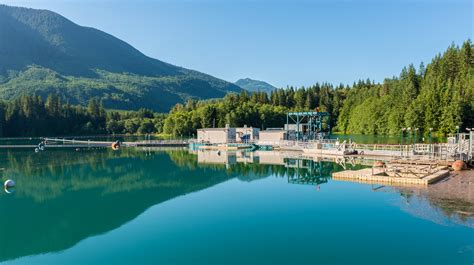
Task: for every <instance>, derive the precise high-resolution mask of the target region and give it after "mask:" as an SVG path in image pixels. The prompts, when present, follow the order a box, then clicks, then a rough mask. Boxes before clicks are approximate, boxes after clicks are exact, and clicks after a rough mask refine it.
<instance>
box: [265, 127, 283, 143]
mask: <svg viewBox="0 0 474 265" xmlns="http://www.w3.org/2000/svg"><path fill="white" fill-rule="evenodd" d="M285 135H286V131H283V130H281V131H280V130H278V131H277V130H275V131H273V130H270V131H261V132H260V133H259V140H260V141H261V142H265V141H268V142H275V141H281V140H285Z"/></svg>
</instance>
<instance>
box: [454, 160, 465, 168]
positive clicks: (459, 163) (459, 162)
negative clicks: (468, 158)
mask: <svg viewBox="0 0 474 265" xmlns="http://www.w3.org/2000/svg"><path fill="white" fill-rule="evenodd" d="M451 167H452V168H453V169H454V170H456V171H461V170H463V169H464V168H465V167H466V163H464V161H462V160H456V161H454V163H453V164H452V165H451Z"/></svg>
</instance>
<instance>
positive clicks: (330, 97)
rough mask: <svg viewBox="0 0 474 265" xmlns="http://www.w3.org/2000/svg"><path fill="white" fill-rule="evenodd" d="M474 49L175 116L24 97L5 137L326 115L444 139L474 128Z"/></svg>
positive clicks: (5, 114) (182, 128)
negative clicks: (377, 76)
mask: <svg viewBox="0 0 474 265" xmlns="http://www.w3.org/2000/svg"><path fill="white" fill-rule="evenodd" d="M473 50H474V47H473V45H472V43H471V41H470V40H467V41H465V42H464V43H463V45H462V46H461V47H458V46H456V45H454V44H453V45H451V46H450V47H448V49H447V50H446V51H445V52H444V53H442V54H438V55H436V56H435V57H434V58H433V59H432V61H431V62H430V63H429V64H428V65H426V66H424V65H423V64H421V65H420V66H419V67H418V69H416V68H415V67H414V65H412V64H411V65H409V66H407V67H405V68H403V69H402V71H401V73H400V75H399V76H394V77H392V78H387V79H385V80H384V81H383V82H382V83H375V82H373V81H371V80H370V79H367V80H359V81H358V82H354V83H353V84H352V86H349V85H343V84H340V85H337V86H334V85H332V84H330V83H322V84H319V83H317V84H315V85H313V86H309V87H300V88H296V87H287V88H280V89H276V90H274V91H272V92H271V93H270V94H268V93H265V92H253V93H250V92H246V91H242V92H241V93H240V94H236V93H230V94H227V95H226V96H225V97H224V98H222V99H213V100H194V99H189V100H188V101H187V102H186V103H183V104H182V103H179V104H176V105H175V106H174V107H173V108H172V109H171V110H170V112H169V113H167V114H164V113H156V112H153V111H151V110H147V109H140V110H138V111H112V110H108V111H106V110H105V109H104V107H103V105H102V103H101V102H100V101H99V100H97V99H91V100H90V101H89V104H88V106H87V107H82V106H72V105H70V104H68V103H67V102H66V103H64V102H63V100H62V99H61V98H60V97H59V96H57V95H49V97H48V98H47V99H46V100H45V101H43V99H42V98H41V97H39V96H26V95H25V96H21V97H19V98H17V99H15V100H12V101H10V102H3V103H0V134H1V135H3V136H43V135H81V134H82V135H85V134H124V133H125V134H126V133H128V134H136V133H139V134H148V133H167V134H172V135H174V136H192V135H193V134H195V133H196V130H197V129H199V128H206V127H224V126H225V125H226V124H229V125H230V126H233V127H240V126H243V125H248V126H253V127H257V128H261V129H267V128H272V127H280V128H281V127H282V126H283V124H285V122H286V113H287V112H288V111H310V110H315V109H316V108H319V110H320V111H326V112H329V113H330V114H331V127H332V128H335V130H336V131H339V132H343V133H353V134H398V133H400V131H401V129H402V128H408V127H411V128H418V129H419V131H420V132H421V133H427V132H428V131H430V129H431V130H432V131H434V132H438V133H439V134H449V133H454V132H456V130H457V129H456V128H457V127H459V128H460V129H461V130H462V129H463V128H465V127H470V128H472V127H474V77H473V76H474V56H473Z"/></svg>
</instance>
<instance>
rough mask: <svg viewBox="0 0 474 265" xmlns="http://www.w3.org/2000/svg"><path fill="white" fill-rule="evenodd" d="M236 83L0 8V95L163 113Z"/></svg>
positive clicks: (41, 15) (63, 22) (87, 31)
mask: <svg viewBox="0 0 474 265" xmlns="http://www.w3.org/2000/svg"><path fill="white" fill-rule="evenodd" d="M229 91H233V92H239V91H241V88H239V87H238V86H236V85H234V84H231V83H228V82H226V81H223V80H220V79H217V78H214V77H212V76H209V75H206V74H203V73H200V72H197V71H193V70H188V69H185V68H181V67H177V66H174V65H171V64H168V63H165V62H162V61H159V60H156V59H153V58H150V57H147V56H145V55H144V54H142V53H141V52H140V51H138V50H136V49H135V48H133V47H132V46H130V45H129V44H127V43H125V42H124V41H121V40H119V39H117V38H115V37H114V36H112V35H109V34H107V33H105V32H102V31H100V30H97V29H94V28H88V27H82V26H79V25H77V24H74V23H73V22H71V21H69V20H67V19H66V18H64V17H62V16H60V15H58V14H56V13H54V12H51V11H47V10H36V9H29V8H19V7H10V6H5V5H0V99H13V98H18V97H19V96H20V95H23V94H30V95H31V94H34V95H40V96H42V97H43V98H46V96H47V95H49V94H52V93H55V94H58V95H59V96H60V97H61V99H62V100H63V101H69V103H71V104H82V105H86V104H87V102H88V101H89V99H90V98H93V97H97V98H99V99H101V100H102V101H103V103H104V106H105V107H107V108H115V109H139V108H141V107H146V108H150V109H153V110H156V111H168V110H169V108H170V107H171V106H173V105H174V104H176V103H177V102H184V101H185V100H187V99H189V98H198V99H206V98H216V97H223V96H224V95H225V94H227V93H228V92H229Z"/></svg>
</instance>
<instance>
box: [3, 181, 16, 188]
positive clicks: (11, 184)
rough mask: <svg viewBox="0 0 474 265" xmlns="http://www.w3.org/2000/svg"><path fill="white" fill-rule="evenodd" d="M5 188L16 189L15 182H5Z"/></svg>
mask: <svg viewBox="0 0 474 265" xmlns="http://www.w3.org/2000/svg"><path fill="white" fill-rule="evenodd" d="M3 186H4V187H5V189H8V188H13V187H15V181H13V180H11V179H7V180H6V181H5V183H3Z"/></svg>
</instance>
